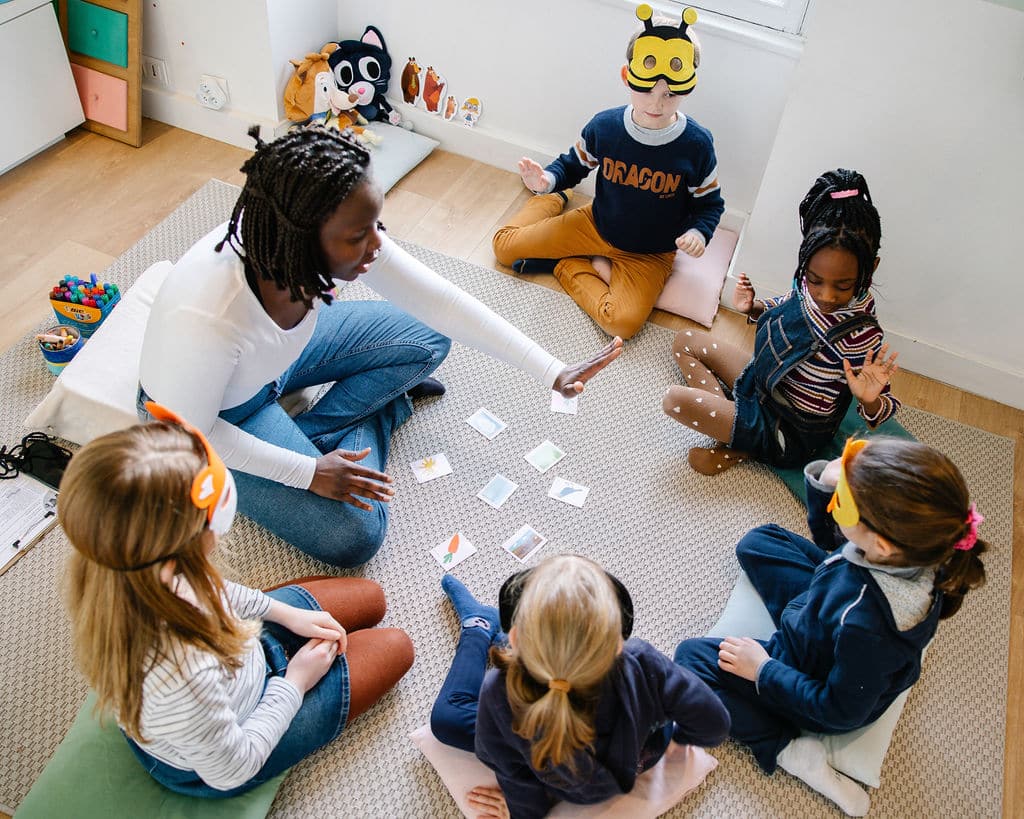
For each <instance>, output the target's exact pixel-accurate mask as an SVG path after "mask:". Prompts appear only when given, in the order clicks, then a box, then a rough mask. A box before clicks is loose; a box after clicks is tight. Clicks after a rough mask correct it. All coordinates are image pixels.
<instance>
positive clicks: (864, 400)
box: [843, 344, 899, 411]
mask: <svg viewBox="0 0 1024 819" xmlns="http://www.w3.org/2000/svg"><path fill="white" fill-rule="evenodd" d="M887 352H889V345H888V344H883V345H882V347H881V349H880V350H879V351H878V354H877V355H876V354H875V351H874V350H872V351H871V352H869V353H868V354H867V355H866V356H865V357H864V366H863V367H861V368H860V372H859V373H855V372H854V371H853V366H852V365H851V364H850V362H849V361H847V360H846V359H845V358H844V359H843V372H844V373H845V374H846V383H847V384H849V385H850V392H852V393H853V396H854V398H856V399H857V400H858V401H860V403H861V404H863V405H864V408H865V409H866V410H869V411H874V410H875V409H876V408H875V407H871V406H870V405H871V404H874V403H875V402H876V401H877V400H878V396H879V395H881V394H882V390H883V389H885V385H886V384H888V383H889V380H890V379H891V378H892V376H893V374H894V373H895V372H896V370H898V369H899V367H898V366H897V365H896V356H898V355H899V353H893V354H892V355H891V356H889V358H888V359H886V357H885V354H886V353H887Z"/></svg>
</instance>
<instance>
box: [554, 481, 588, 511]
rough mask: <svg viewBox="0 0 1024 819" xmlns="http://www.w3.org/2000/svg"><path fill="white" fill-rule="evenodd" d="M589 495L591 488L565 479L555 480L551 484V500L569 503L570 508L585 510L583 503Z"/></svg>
mask: <svg viewBox="0 0 1024 819" xmlns="http://www.w3.org/2000/svg"><path fill="white" fill-rule="evenodd" d="M589 494H590V487H589V486H583V484H579V483H573V482H572V481H567V480H566V479H565V478H555V482H554V483H553V484H551V489H549V490H548V497H549V498H554V499H555V500H560V501H562V503H567V504H569V505H570V506H578V507H580V508H581V509H582V508H583V502H584V501H585V500H586V499H587V495H589Z"/></svg>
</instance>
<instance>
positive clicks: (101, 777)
mask: <svg viewBox="0 0 1024 819" xmlns="http://www.w3.org/2000/svg"><path fill="white" fill-rule="evenodd" d="M95 702H96V695H95V694H93V693H92V692H90V693H89V696H88V697H86V698H85V702H84V703H83V704H82V707H81V708H80V709H79V710H78V716H76V717H75V721H74V723H73V724H72V726H71V730H70V731H68V734H67V736H66V737H64V741H63V742H61V744H60V745H59V746H58V748H57V752H56V753H55V754H54V755H53V758H52V759H51V760H50V762H49V763H48V764H47V766H46V768H45V770H44V771H43V773H42V775H41V776H40V777H39V779H37V780H36V783H35V784H34V785H33V786H32V790H30V791H29V792H28V795H27V796H26V797H25V799H24V801H22V803H21V805H20V806H19V807H18V810H17V813H15V816H16V817H17V819H51V817H54V816H74V817H75V819H110V817H112V816H145V817H147V819H229V817H230V818H231V819H262V817H265V816H266V815H267V812H268V811H269V810H270V805H271V803H272V802H273V801H274V796H275V795H276V794H277V789H278V788H280V787H281V783H282V782H283V781H284V778H285V776H286V775H287V774H286V773H283V774H281V775H280V776H277V777H275V778H274V779H271V780H270V781H269V782H265V783H264V784H262V785H260V786H259V787H258V788H254V789H253V790H251V791H249V792H248V793H244V794H242V795H241V796H234V797H231V798H230V799H198V798H195V797H191V796H182V795H181V794H177V793H174V792H172V791H169V790H167V789H166V788H165V787H163V786H162V785H159V784H157V782H156V781H155V780H154V779H152V778H151V777H150V776H149V774H147V773H146V772H145V770H143V768H142V766H141V765H140V764H139V761H138V759H136V758H135V755H134V754H133V753H132V751H131V749H130V748H129V747H128V743H127V742H126V741H125V739H124V735H123V734H122V733H121V731H120V730H119V729H118V727H117V725H116V724H115V723H114V721H113V720H112V719H109V718H107V719H104V721H103V723H102V724H101V723H100V722H99V721H98V720H97V719H96V718H95V717H94V716H93V710H92V709H93V705H94V703H95Z"/></svg>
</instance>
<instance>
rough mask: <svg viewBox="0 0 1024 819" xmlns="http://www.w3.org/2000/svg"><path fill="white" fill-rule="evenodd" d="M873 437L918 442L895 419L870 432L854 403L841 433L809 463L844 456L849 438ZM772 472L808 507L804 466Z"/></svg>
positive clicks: (840, 426)
mask: <svg viewBox="0 0 1024 819" xmlns="http://www.w3.org/2000/svg"><path fill="white" fill-rule="evenodd" d="M873 435H890V436H892V437H893V438H906V439H908V440H910V441H914V440H917V439H916V438H914V436H913V435H911V434H910V433H909V432H907V431H906V430H905V429H904V428H903V426H902V425H901V424H900V422H899V421H897V420H896V419H895V418H890V419H889V420H888V421H886V422H885V423H883V424H879V425H878V426H877V427H875V429H874V430H869V429H868V425H867V424H866V423H865V421H864V419H863V418H861V417H860V416H859V415H858V414H857V402H856V401H854V402H852V403H851V404H850V409H849V410H848V411H847V413H846V417H845V418H843V423H842V424H840V425H839V432H837V433H836V437H835V438H833V439H832V441H831V442H830V443H829V444H828V445H827V446H824V447H822V448H821V449H820V450H819V451H818V452H817V453H815V455H814V457H813V458H809V459H808V462H810V461H812V460H816V459H818V458H828V459H829V460H832V459H833V458H838V457H839V456H840V455H842V454H843V447H844V446H845V445H846V441H847V439H848V438H870V437H871V436H873ZM772 470H773V471H774V472H775V473H776V474H777V475H778V476H779V477H780V478H782V480H783V481H784V482H785V484H786V486H787V487H789V491H790V492H792V493H793V494H794V495H796V496H797V498H799V499H800V501H801V503H803V504H804V505H805V506H806V505H807V488H806V487H805V486H804V468H803V467H802V466H794V467H790V468H789V469H782V468H781V467H775V466H773V467H772Z"/></svg>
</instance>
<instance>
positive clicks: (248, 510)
mask: <svg viewBox="0 0 1024 819" xmlns="http://www.w3.org/2000/svg"><path fill="white" fill-rule="evenodd" d="M250 135H251V136H252V137H253V138H254V139H256V152H255V154H254V155H253V156H252V157H251V158H250V159H249V160H248V161H247V162H246V163H245V164H244V165H243V166H242V171H243V172H244V173H245V174H246V182H245V186H244V188H243V189H242V193H241V195H240V196H239V197H238V201H237V203H236V204H235V207H234V210H233V212H232V214H231V219H230V221H229V222H228V223H227V225H226V226H224V225H222V226H220V227H217V228H215V229H214V230H213V231H211V232H210V233H209V234H208V235H207V236H206V237H204V238H203V239H200V240H199V241H198V242H197V243H196V244H195V245H193V246H192V248H191V249H190V250H188V251H187V252H186V253H185V255H184V256H182V258H181V259H180V260H179V261H178V262H177V264H176V265H175V267H174V270H173V271H172V272H171V274H170V275H169V276H168V277H167V280H166V281H165V283H164V285H163V287H162V288H161V290H160V292H159V294H158V295H157V297H156V300H155V301H154V304H153V308H152V311H151V313H150V318H149V323H148V325H147V327H146V335H145V339H144V342H143V348H142V357H141V362H140V378H139V381H140V383H139V402H138V410H139V417H140V418H141V419H142V420H148V418H149V415H148V413H147V412H146V410H145V402H146V401H148V400H155V401H157V402H159V403H161V404H163V405H165V406H167V407H169V408H171V409H173V410H174V411H175V412H178V413H179V414H181V415H182V416H184V417H185V418H187V419H188V420H189V421H190V422H191V423H192V424H194V425H195V426H196V427H197V428H198V429H199V430H200V431H201V432H203V433H204V434H205V435H207V437H208V438H209V439H210V442H211V443H212V444H213V445H214V446H215V447H216V448H217V450H218V452H220V453H221V455H222V457H223V458H224V461H225V462H226V463H227V465H228V466H229V467H231V468H232V470H234V471H235V474H236V479H237V481H238V489H239V509H240V511H242V512H243V513H244V514H245V515H247V516H248V517H250V518H252V519H253V520H255V521H257V522H258V523H260V524H262V525H264V526H265V527H266V528H267V529H269V530H270V531H272V532H274V533H275V534H277V535H279V536H280V537H281V538H283V539H284V540H286V541H288V542H289V543H291V544H293V545H294V546H296V547H297V548H299V549H301V550H302V551H303V552H306V553H307V554H310V555H312V556H313V557H316V558H318V559H320V560H323V561H325V562H327V563H331V564H333V565H335V566H345V567H349V566H356V565H359V564H361V563H365V562H366V561H367V560H369V559H370V558H371V557H373V555H374V554H376V552H377V550H378V549H379V548H380V545H381V543H382V541H383V538H384V534H385V530H386V527H387V508H388V507H387V504H388V502H389V501H390V500H391V499H392V496H393V495H394V488H393V487H392V486H391V484H392V478H391V477H390V476H389V475H387V474H386V473H385V472H384V471H383V470H384V465H385V463H386V461H387V455H388V446H389V441H390V439H391V435H392V434H393V433H394V431H395V430H396V429H397V428H398V427H399V426H401V424H402V423H403V422H405V420H406V419H407V418H408V417H409V416H410V414H411V413H412V399H414V398H417V397H419V396H424V395H439V394H441V393H443V392H444V388H443V386H441V384H439V383H438V382H436V381H434V380H433V379H430V378H428V376H429V375H430V373H431V372H433V371H434V369H435V368H436V367H437V366H438V365H439V364H440V363H441V361H442V360H443V359H444V357H445V355H446V354H447V352H448V348H449V345H450V341H449V339H448V338H447V337H446V336H450V337H452V338H455V339H456V340H458V341H460V342H462V343H463V344H466V345H468V346H472V347H475V348H476V349H478V350H481V351H482V352H485V353H488V354H489V355H492V356H494V357H495V358H498V359H500V360H502V361H504V362H507V363H509V364H512V365H513V366H515V367H518V368H519V369H521V370H523V371H524V372H526V373H528V374H530V375H532V376H534V377H535V378H536V379H537V380H538V381H539V382H541V384H543V386H545V387H548V388H552V389H556V390H560V391H561V392H562V393H563V394H565V395H576V394H577V393H578V392H581V391H582V390H583V387H584V384H585V383H586V381H587V380H588V379H589V378H591V377H592V376H593V375H594V374H595V373H597V372H598V371H599V370H601V369H602V368H603V367H604V366H606V365H607V364H608V363H610V362H611V361H612V360H613V359H615V358H616V357H617V356H618V355H619V353H620V351H621V346H622V342H621V340H620V339H615V340H614V341H612V343H610V344H609V345H608V346H606V347H605V348H604V349H603V350H601V352H599V353H598V354H597V355H596V356H594V357H593V358H592V359H591V360H590V361H587V362H584V363H581V364H577V365H572V366H566V365H564V364H563V363H562V362H561V361H559V360H558V359H556V358H555V357H554V356H553V355H551V354H550V353H548V352H547V351H545V350H544V349H542V348H541V347H539V346H538V345H537V344H536V343H534V342H533V341H532V340H530V339H529V338H527V337H526V336H525V335H523V334H522V333H521V332H519V331H518V330H516V329H515V328H514V327H513V326H512V325H510V324H509V323H508V322H506V321H505V320H503V319H502V318H501V317H500V316H498V315H496V314H495V313H494V312H492V311H491V310H489V309H488V308H487V307H485V306H484V305H483V304H481V303H480V302H479V301H477V300H476V299H474V298H473V297H471V296H469V295H468V294H466V293H465V292H463V291H462V290H460V289H459V288H457V287H456V286H454V285H453V284H451V283H450V282H448V281H447V280H446V279H444V278H442V277H441V276H439V275H437V274H436V273H434V272H433V271H431V270H430V269H428V268H427V267H426V266H424V265H423V264H421V263H420V262H418V261H417V260H416V259H414V258H413V257H412V256H410V255H409V254H408V253H406V252H405V251H404V250H402V249H401V248H400V247H398V245H396V244H395V243H394V242H392V241H391V240H390V239H388V238H387V236H386V235H385V234H384V233H383V232H382V231H383V225H381V223H380V222H379V221H378V217H379V216H380V211H381V207H382V204H383V195H382V193H381V192H380V190H379V188H377V186H376V185H375V184H374V182H373V179H372V178H371V175H370V169H369V162H370V157H369V154H368V153H367V151H366V150H365V149H364V148H363V147H361V146H360V145H358V144H357V143H356V142H354V141H353V140H352V139H351V138H350V137H349V136H348V135H345V134H339V133H338V132H337V131H333V130H325V129H323V128H320V127H311V128H306V129H299V130H293V131H291V132H290V133H288V134H286V135H284V136H282V137H281V138H279V139H277V140H275V141H274V142H270V143H266V142H263V141H262V140H260V139H259V130H258V128H253V129H252V130H251V131H250ZM225 245H227V247H225ZM356 278H361V280H362V281H363V282H365V283H366V284H367V285H368V286H370V287H371V288H372V289H373V290H375V291H376V292H377V293H379V294H380V295H381V296H383V297H384V298H386V299H388V300H389V301H340V300H337V299H334V298H333V297H332V289H333V288H334V287H336V286H343V285H344V284H346V283H348V282H351V281H353V280H355V279H356ZM389 302H390V303H389ZM414 317H421V318H422V319H423V320H424V321H426V322H428V323H429V324H430V327H427V326H425V325H424V324H422V323H421V322H420V321H418V320H417V319H416V318H414ZM431 328H433V329H431ZM442 333H443V334H445V335H442ZM331 382H334V385H333V386H332V387H331V388H330V389H329V390H328V391H327V393H326V394H325V395H324V396H323V397H322V398H321V399H320V401H319V402H317V404H316V405H315V406H314V407H313V408H312V409H310V410H308V411H306V412H304V413H302V414H300V415H299V416H297V417H296V418H294V419H292V418H291V417H289V415H288V414H287V413H286V412H285V411H284V410H283V409H282V408H281V406H280V405H279V404H278V403H277V399H278V398H279V397H280V396H281V395H282V394H284V393H287V392H290V391H292V390H297V389H301V388H303V387H307V386H311V385H316V384H328V383H331Z"/></svg>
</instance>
